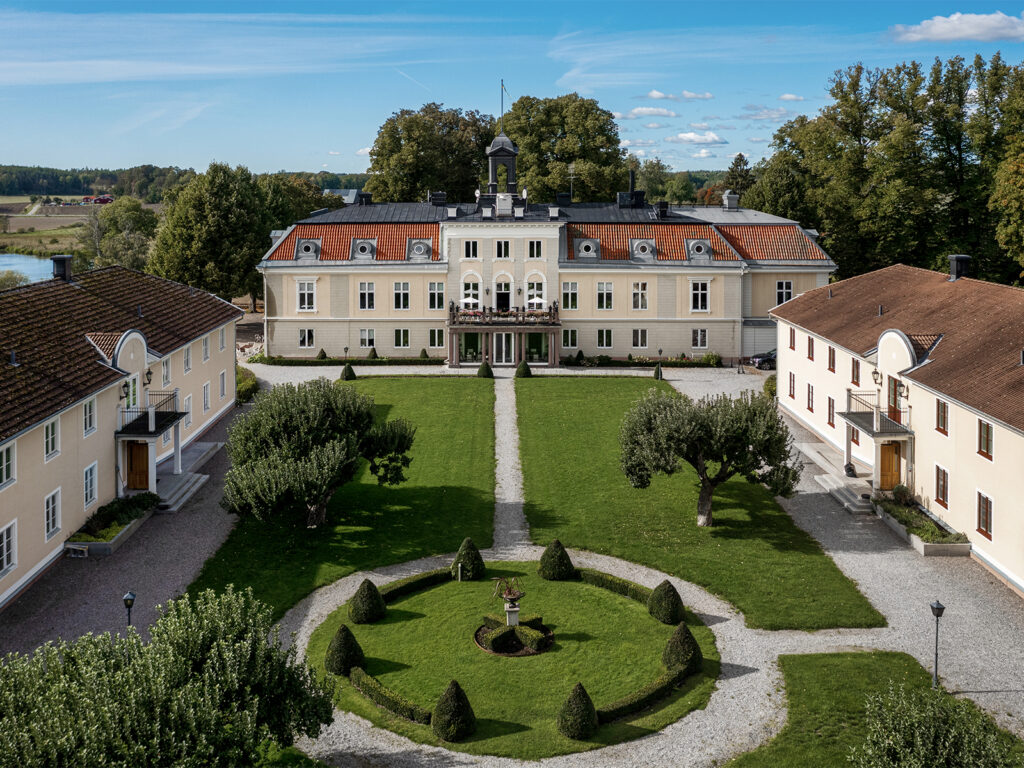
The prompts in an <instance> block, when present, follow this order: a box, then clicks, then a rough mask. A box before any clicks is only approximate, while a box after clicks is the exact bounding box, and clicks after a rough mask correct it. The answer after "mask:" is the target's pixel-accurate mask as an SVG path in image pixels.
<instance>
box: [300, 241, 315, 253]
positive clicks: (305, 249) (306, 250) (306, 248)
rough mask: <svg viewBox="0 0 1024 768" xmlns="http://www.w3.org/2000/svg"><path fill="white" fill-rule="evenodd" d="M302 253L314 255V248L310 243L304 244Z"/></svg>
mask: <svg viewBox="0 0 1024 768" xmlns="http://www.w3.org/2000/svg"><path fill="white" fill-rule="evenodd" d="M302 252H303V253H312V252H313V246H312V245H310V244H309V243H303V244H302Z"/></svg>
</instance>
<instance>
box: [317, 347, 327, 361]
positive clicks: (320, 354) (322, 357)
mask: <svg viewBox="0 0 1024 768" xmlns="http://www.w3.org/2000/svg"><path fill="white" fill-rule="evenodd" d="M316 359H317V360H326V359H327V352H326V351H324V348H323V347H320V351H319V352H317V353H316Z"/></svg>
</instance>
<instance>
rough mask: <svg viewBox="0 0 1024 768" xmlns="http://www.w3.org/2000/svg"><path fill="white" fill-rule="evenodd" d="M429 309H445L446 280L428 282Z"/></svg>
mask: <svg viewBox="0 0 1024 768" xmlns="http://www.w3.org/2000/svg"><path fill="white" fill-rule="evenodd" d="M427 309H444V282H443V281H440V280H439V281H437V282H429V283H427Z"/></svg>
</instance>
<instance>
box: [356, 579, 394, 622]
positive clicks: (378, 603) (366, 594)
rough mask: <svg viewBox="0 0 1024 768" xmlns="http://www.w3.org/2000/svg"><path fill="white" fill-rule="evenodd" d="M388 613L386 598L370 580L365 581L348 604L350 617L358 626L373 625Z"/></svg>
mask: <svg viewBox="0 0 1024 768" xmlns="http://www.w3.org/2000/svg"><path fill="white" fill-rule="evenodd" d="M387 611H388V609H387V607H386V606H385V605H384V598H383V597H381V596H380V591H379V590H378V589H377V586H376V585H375V584H374V583H373V582H372V581H370V580H369V579H363V583H362V584H360V585H359V589H357V590H356V593H355V594H354V595H352V599H351V600H349V602H348V617H349V618H350V619H352V621H354V622H355V623H356V624H372V623H373V622H375V621H379V620H380V619H383V618H384V615H385V614H386V613H387Z"/></svg>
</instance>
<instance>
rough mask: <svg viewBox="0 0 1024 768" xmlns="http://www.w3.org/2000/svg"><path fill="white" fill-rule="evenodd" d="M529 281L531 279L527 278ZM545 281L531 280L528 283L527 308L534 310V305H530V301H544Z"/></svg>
mask: <svg viewBox="0 0 1024 768" xmlns="http://www.w3.org/2000/svg"><path fill="white" fill-rule="evenodd" d="M527 280H529V278H527ZM544 287H545V286H544V280H542V279H539V278H537V279H534V280H529V282H527V283H526V308H527V309H533V308H534V305H532V304H530V299H535V298H536V299H540V300H541V301H544Z"/></svg>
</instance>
